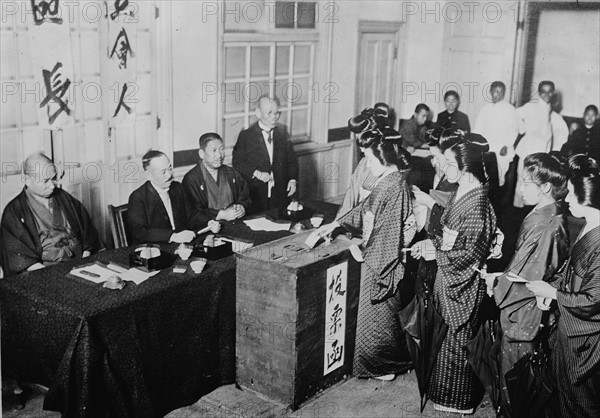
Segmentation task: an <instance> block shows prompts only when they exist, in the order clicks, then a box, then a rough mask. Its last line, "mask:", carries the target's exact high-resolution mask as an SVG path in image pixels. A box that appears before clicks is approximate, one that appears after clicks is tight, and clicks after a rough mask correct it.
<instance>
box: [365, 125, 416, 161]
mask: <svg viewBox="0 0 600 418" xmlns="http://www.w3.org/2000/svg"><path fill="white" fill-rule="evenodd" d="M358 146H359V147H361V148H369V149H370V150H371V151H372V152H373V155H374V156H375V157H376V158H377V159H378V160H379V162H380V163H381V164H383V165H392V164H395V165H396V166H397V167H398V170H408V169H409V168H410V154H409V153H408V151H406V150H405V149H404V148H403V147H402V136H401V135H400V134H399V133H398V132H396V131H395V130H393V129H391V128H383V129H373V130H370V131H366V132H363V134H362V135H360V137H359V138H358Z"/></svg>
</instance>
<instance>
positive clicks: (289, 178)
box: [232, 96, 298, 214]
mask: <svg viewBox="0 0 600 418" xmlns="http://www.w3.org/2000/svg"><path fill="white" fill-rule="evenodd" d="M255 114H256V117H257V118H258V121H257V122H256V123H254V124H253V125H251V126H250V127H249V128H248V129H245V130H243V131H241V132H240V135H239V136H238V140H237V142H236V144H235V147H234V148H233V161H232V162H233V168H234V169H235V170H236V171H238V172H239V173H240V174H241V175H242V176H243V177H244V180H246V183H248V186H249V187H250V200H251V201H252V204H251V206H250V208H249V209H248V213H249V214H252V213H257V212H262V211H265V210H267V209H271V208H278V207H285V206H287V205H288V203H289V201H290V200H291V197H292V196H293V195H294V193H296V184H297V180H298V161H297V160H296V153H295V152H294V147H293V146H292V143H291V142H290V141H289V139H288V136H289V135H288V131H287V127H286V126H285V125H280V124H278V123H277V121H278V120H279V116H280V115H281V112H280V111H279V99H277V97H274V98H269V97H268V96H262V97H260V99H259V100H258V102H257V106H256V109H255Z"/></svg>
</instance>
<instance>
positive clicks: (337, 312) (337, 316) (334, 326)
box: [329, 303, 344, 335]
mask: <svg viewBox="0 0 600 418" xmlns="http://www.w3.org/2000/svg"><path fill="white" fill-rule="evenodd" d="M343 312H344V311H343V310H342V308H340V304H339V303H338V304H336V305H335V308H333V313H332V314H331V317H330V320H331V321H330V324H331V325H329V335H333V334H335V333H336V332H337V330H338V328H339V327H341V326H342V325H341V324H340V322H342V318H341V316H342V313H343Z"/></svg>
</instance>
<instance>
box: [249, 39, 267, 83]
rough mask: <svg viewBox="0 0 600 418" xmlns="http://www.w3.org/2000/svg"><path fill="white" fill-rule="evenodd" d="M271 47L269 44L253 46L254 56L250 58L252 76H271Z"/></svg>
mask: <svg viewBox="0 0 600 418" xmlns="http://www.w3.org/2000/svg"><path fill="white" fill-rule="evenodd" d="M270 49H271V48H270V47H268V46H253V47H252V51H251V53H252V57H251V59H250V61H251V62H250V65H251V68H250V76H251V77H268V76H269V61H270V55H271V54H270Z"/></svg>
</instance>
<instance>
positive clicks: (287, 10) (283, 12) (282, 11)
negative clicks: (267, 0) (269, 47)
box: [275, 1, 296, 29]
mask: <svg viewBox="0 0 600 418" xmlns="http://www.w3.org/2000/svg"><path fill="white" fill-rule="evenodd" d="M295 8H296V3H295V2H293V1H277V2H275V27H276V28H289V29H293V28H294V14H295Z"/></svg>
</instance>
